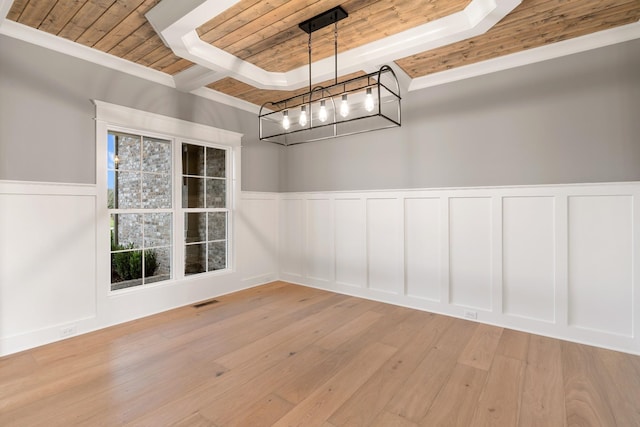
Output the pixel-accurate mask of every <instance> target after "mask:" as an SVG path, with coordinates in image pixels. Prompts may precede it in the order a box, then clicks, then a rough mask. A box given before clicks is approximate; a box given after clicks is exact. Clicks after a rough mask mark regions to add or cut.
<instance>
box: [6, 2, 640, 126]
mask: <svg viewBox="0 0 640 427" xmlns="http://www.w3.org/2000/svg"><path fill="white" fill-rule="evenodd" d="M176 1H177V2H178V3H180V2H182V3H181V4H182V6H180V7H181V8H182V10H184V9H185V8H186V9H188V8H189V7H191V8H192V9H191V10H194V9H196V10H199V11H202V9H198V7H209V8H211V7H213V8H214V10H218V12H217V13H220V11H221V10H224V9H226V8H228V7H229V6H228V5H231V4H235V3H236V1H234V0H224V1H222V0H219V1H218V3H216V2H215V1H214V0H174V1H173V5H174V6H175V4H176ZM212 1H213V3H212ZM519 2H520V1H519V0H511V1H510V2H500V6H496V5H495V4H494V5H493V6H491V5H492V4H493V1H492V0H482V2H480V0H474V1H472V2H471V3H470V4H469V5H468V6H467V8H465V10H464V16H465V17H466V19H468V20H469V24H467V27H468V26H473V28H474V31H481V32H484V31H487V30H488V29H489V28H491V26H493V25H494V24H495V23H496V22H498V20H499V19H500V17H501V16H502V14H503V13H504V14H506V13H509V11H510V10H511V9H512V8H513V7H515V6H517V4H518V3H519ZM12 3H13V1H12V0H0V34H2V35H5V36H8V37H12V38H15V39H19V40H22V41H26V42H28V43H31V44H35V45H38V46H42V47H45V48H47V49H50V50H53V51H57V52H60V53H63V54H66V55H70V56H73V57H75V58H79V59H83V60H86V61H89V62H92V63H95V64H98V65H101V66H104V67H107V68H110V69H113V70H116V71H121V72H124V73H127V74H130V75H133V76H135V77H139V78H142V79H145V80H148V81H151V82H155V83H158V84H161V85H164V86H168V87H171V88H176V89H178V90H181V91H184V92H188V93H191V94H193V95H196V96H200V97H202V98H206V99H209V100H212V101H215V102H218V103H221V104H224V105H227V106H230V107H233V108H238V109H241V110H244V111H248V112H251V113H255V114H257V113H258V111H259V106H257V105H255V104H252V103H249V102H247V101H244V100H241V99H238V98H235V97H232V96H230V95H226V94H224V93H221V92H218V91H215V90H212V89H209V88H207V87H204V86H205V85H206V84H208V83H211V81H215V80H218V79H220V78H223V77H228V76H230V75H232V76H234V77H235V75H236V73H244V72H245V71H246V69H245V68H244V64H238V62H237V61H238V59H237V58H236V57H234V56H233V55H229V54H228V53H226V52H224V55H228V56H230V57H231V58H230V59H231V60H232V61H233V62H234V64H235V65H234V69H233V72H229V70H228V69H227V68H225V67H220V66H219V65H216V67H217V68H216V69H212V67H203V66H199V65H196V66H194V67H191V68H189V69H187V70H185V71H183V72H181V73H178V74H176V76H171V75H169V74H166V73H163V72H160V71H157V70H153V69H151V68H148V67H145V66H142V65H139V64H136V63H134V62H131V61H128V60H125V59H122V58H119V57H117V56H114V55H111V54H108V53H105V52H102V51H99V50H97V49H92V48H90V47H87V46H84V45H81V44H79V43H75V42H73V41H70V40H67V39H64V38H62V37H58V36H55V35H52V34H49V33H46V32H44V31H40V30H37V29H34V28H31V27H29V26H26V25H23V24H19V23H17V22H14V21H11V20H9V19H6V15H7V14H8V12H9V10H10V8H11V5H12ZM171 4H172V2H171V1H170V0H163V1H162V2H160V3H159V4H158V5H165V6H168V5H171ZM225 5H227V6H225ZM156 7H157V6H156ZM150 13H151V12H150ZM459 13H460V14H461V13H463V12H459ZM205 16H206V15H205ZM447 18H449V17H447ZM198 19H200V18H198ZM443 19H446V18H443ZM456 19H457V18H456ZM438 21H440V20H438ZM163 22H164V25H165V26H167V27H169V26H171V22H173V21H171V20H170V19H167V20H165V21H163ZM445 23H446V22H445ZM156 24H157V23H156ZM183 24H184V23H183ZM442 24H443V22H440V23H439V24H438V25H442ZM425 25H428V24H425ZM467 27H465V28H467ZM189 28H190V27H186V26H182V27H181V28H178V30H180V31H178V33H179V32H182V31H186V34H187V36H188V37H187V39H189V37H191V38H193V37H194V34H195V30H189ZM414 30H415V31H414ZM424 30H425V29H424V26H421V27H418V29H411V30H407V31H405V32H403V33H400V34H398V35H396V36H392V37H390V38H385V39H384V40H381V41H379V42H374V43H370V44H368V45H366V46H363V47H361V48H356V49H352V50H351V51H349V52H345V53H343V54H340V55H345V54H348V55H353V58H351V59H350V60H349V61H348V62H347V65H345V67H347V68H346V69H349V68H348V67H351V68H353V70H352V71H358V70H361V69H365V70H366V69H369V68H370V69H377V68H376V65H375V64H374V62H376V58H377V60H381V59H385V61H393V60H392V59H391V58H393V57H396V55H393V56H391V57H385V56H384V55H382V54H381V53H380V52H385V49H386V50H387V51H399V50H400V49H401V48H406V50H407V51H412V50H416V49H425V46H427V45H426V44H425V43H426V42H425V41H424V39H423V38H422V36H424ZM430 31H432V32H434V34H435V33H440V32H441V30H440V29H439V27H438V26H435V24H434V25H433V26H431V27H430ZM460 34H463V33H462V32H461V33H459V34H458V35H460ZM464 34H468V33H464ZM421 35H422V36H421ZM468 36H469V35H467V36H465V37H468ZM195 37H196V38H197V39H198V40H199V41H200V42H201V43H202V44H204V45H205V46H204V49H205V51H208V47H209V48H212V49H215V48H214V47H213V46H211V45H208V44H206V43H204V42H202V41H201V40H200V39H199V38H198V37H197V34H195ZM405 38H406V39H405ZM637 38H640V21H638V22H635V23H633V24H628V25H625V26H621V27H617V28H612V29H610V30H605V31H600V32H597V33H592V34H588V35H585V36H581V37H577V38H574V39H570V40H565V41H561V42H556V43H553V44H550V45H546V46H541V47H538V48H534V49H529V50H526V51H522V52H517V53H513V54H510V55H506V56H502V57H498V58H495V59H491V60H487V61H483V62H480V63H477V64H471V65H467V66H462V67H458V68H454V69H451V70H447V71H442V72H439V73H434V74H431V75H428V76H424V77H417V78H414V79H410V78H409V77H408V76H406V78H405V79H403V81H406V82H407V84H406V85H405V84H403V87H407V88H408V89H407V91H408V92H413V91H417V90H421V89H426V88H429V87H433V86H438V85H442V84H446V83H451V82H455V81H458V80H463V79H467V78H471V77H477V76H481V75H485V74H489V73H494V72H497V71H502V70H507V69H510V68H515V67H520V66H523V65H528V64H533V63H536V62H541V61H546V60H549V59H554V58H558V57H561V56H566V55H571V54H574V53H579V52H584V51H588V50H591V49H597V48H600V47H605V46H609V45H613V44H617V43H622V42H625V41H629V40H634V39H637ZM454 41H455V40H450V39H447V38H441V39H440V40H439V41H438V42H437V43H441V44H447V43H452V42H454ZM190 43H191V42H190ZM200 47H202V46H200ZM434 47H436V46H435V45H434V46H431V47H427V48H429V49H433V48H434ZM367 49H370V50H367ZM197 52H199V54H201V55H204V54H205V53H207V52H200V51H197ZM402 52H403V53H402V54H401V56H400V57H402V56H407V55H406V52H405V51H404V50H403V51H402ZM368 55H370V56H368ZM187 59H188V58H187ZM346 59H348V58H346V57H343V58H342V59H341V63H343V64H344V63H345V60H346ZM396 59H397V58H396ZM323 61H325V62H326V63H325V64H324V65H323ZM332 61H333V58H327V59H326V60H322V61H318V62H316V63H314V64H313V66H314V67H317V66H324V67H325V68H326V67H327V66H328V65H330V67H329V68H331V73H333V62H332ZM242 62H244V61H242ZM329 63H330V64H329ZM354 64H355V65H354ZM227 65H228V64H227ZM392 65H393V64H392ZM252 67H255V66H252ZM249 68H251V67H249ZM255 68H257V67H255ZM394 68H395V69H396V72H398V70H399V67H394ZM263 71H264V70H263ZM302 71H304V72H302ZM289 73H293V74H292V76H294V77H292V78H291V80H292V81H296V80H299V81H302V82H303V84H304V85H306V84H308V82H307V81H306V78H307V74H306V73H307V70H306V68H305V67H301V68H300V69H298V70H293V71H290V72H289ZM295 73H298V74H304V77H295ZM276 74H278V75H276V76H275V86H276V87H277V88H279V89H283V87H282V86H281V85H284V84H288V83H286V82H287V76H285V73H276ZM329 77H333V74H331V76H329ZM321 78H322V77H321V76H316V78H315V79H314V81H316V80H319V79H321ZM279 85H280V86H279ZM284 89H286V87H284Z"/></svg>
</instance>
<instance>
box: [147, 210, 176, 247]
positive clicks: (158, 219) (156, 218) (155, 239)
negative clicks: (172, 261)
mask: <svg viewBox="0 0 640 427" xmlns="http://www.w3.org/2000/svg"><path fill="white" fill-rule="evenodd" d="M171 219H172V218H171V214H170V213H152V214H145V215H144V247H145V248H152V247H155V246H169V245H171V230H172V228H171Z"/></svg>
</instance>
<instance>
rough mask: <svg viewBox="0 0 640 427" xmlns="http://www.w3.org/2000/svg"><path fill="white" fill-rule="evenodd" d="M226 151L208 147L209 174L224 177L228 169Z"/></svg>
mask: <svg viewBox="0 0 640 427" xmlns="http://www.w3.org/2000/svg"><path fill="white" fill-rule="evenodd" d="M225 154H226V151H225V150H220V149H219V148H210V147H207V176H210V177H216V178H224V177H225V176H226V175H225V172H226V171H225V169H226V156H225Z"/></svg>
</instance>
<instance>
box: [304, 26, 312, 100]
mask: <svg viewBox="0 0 640 427" xmlns="http://www.w3.org/2000/svg"><path fill="white" fill-rule="evenodd" d="M309 94H311V33H309ZM303 102H304V99H303ZM309 102H311V96H309Z"/></svg>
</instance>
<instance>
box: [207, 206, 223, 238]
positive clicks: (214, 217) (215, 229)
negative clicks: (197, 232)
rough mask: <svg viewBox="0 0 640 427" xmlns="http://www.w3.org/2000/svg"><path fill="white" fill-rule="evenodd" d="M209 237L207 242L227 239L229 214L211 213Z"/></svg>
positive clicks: (209, 215)
mask: <svg viewBox="0 0 640 427" xmlns="http://www.w3.org/2000/svg"><path fill="white" fill-rule="evenodd" d="M208 217H209V236H208V239H207V240H225V239H226V238H227V213H226V212H209V214H208Z"/></svg>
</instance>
